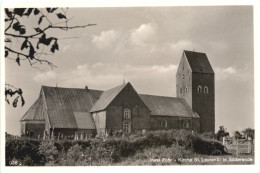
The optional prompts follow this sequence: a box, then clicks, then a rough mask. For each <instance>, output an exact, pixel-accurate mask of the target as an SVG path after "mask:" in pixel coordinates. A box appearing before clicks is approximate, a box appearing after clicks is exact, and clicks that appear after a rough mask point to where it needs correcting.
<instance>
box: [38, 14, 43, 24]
mask: <svg viewBox="0 0 260 173" xmlns="http://www.w3.org/2000/svg"><path fill="white" fill-rule="evenodd" d="M43 17H44V15H42V16H41V17H40V19H39V21H38V24H39V25H40V24H41V22H42V18H43Z"/></svg>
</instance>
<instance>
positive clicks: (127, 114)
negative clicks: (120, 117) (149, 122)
mask: <svg viewBox="0 0 260 173" xmlns="http://www.w3.org/2000/svg"><path fill="white" fill-rule="evenodd" d="M124 119H131V110H130V109H128V108H126V109H125V110H124Z"/></svg>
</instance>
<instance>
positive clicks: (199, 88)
mask: <svg viewBox="0 0 260 173" xmlns="http://www.w3.org/2000/svg"><path fill="white" fill-rule="evenodd" d="M201 92H202V87H201V86H200V85H199V86H198V93H201Z"/></svg>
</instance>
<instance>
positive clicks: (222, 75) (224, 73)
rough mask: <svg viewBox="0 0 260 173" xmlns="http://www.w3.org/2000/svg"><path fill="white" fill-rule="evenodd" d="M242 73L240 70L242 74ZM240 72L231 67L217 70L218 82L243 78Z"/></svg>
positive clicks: (217, 68)
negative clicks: (231, 78)
mask: <svg viewBox="0 0 260 173" xmlns="http://www.w3.org/2000/svg"><path fill="white" fill-rule="evenodd" d="M241 72H242V71H241V70H240V73H241ZM240 73H239V72H238V70H237V69H236V68H235V67H232V66H229V67H227V68H220V67H216V68H215V74H216V79H217V80H224V79H227V78H230V77H233V78H234V77H239V76H240V77H241V74H240Z"/></svg>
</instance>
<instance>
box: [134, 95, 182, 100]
mask: <svg viewBox="0 0 260 173" xmlns="http://www.w3.org/2000/svg"><path fill="white" fill-rule="evenodd" d="M138 95H143V96H154V97H166V98H174V99H180V97H171V96H160V95H152V94H138Z"/></svg>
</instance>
